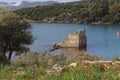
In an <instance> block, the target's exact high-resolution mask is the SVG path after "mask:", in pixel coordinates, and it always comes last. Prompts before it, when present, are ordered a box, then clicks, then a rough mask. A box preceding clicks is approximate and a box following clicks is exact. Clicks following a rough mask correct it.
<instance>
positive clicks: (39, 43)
mask: <svg viewBox="0 0 120 80" xmlns="http://www.w3.org/2000/svg"><path fill="white" fill-rule="evenodd" d="M31 25H32V29H31V31H32V34H33V35H34V37H35V38H36V39H35V41H34V43H33V44H32V45H30V50H31V51H37V52H41V53H44V52H46V51H48V50H50V49H52V46H53V43H54V42H57V43H58V42H61V41H63V40H65V38H66V37H67V36H68V35H69V34H70V33H71V32H75V31H77V30H79V29H85V30H86V36H87V52H88V53H89V54H92V55H98V56H100V57H102V58H105V59H110V58H113V57H115V56H120V36H119V35H116V32H120V25H101V24H97V25H95V24H86V25H85V24H57V23H31ZM61 51H63V52H64V50H63V49H60V50H57V51H56V53H59V52H61ZM72 51H73V52H74V53H75V51H77V50H76V49H75V50H72ZM74 53H73V54H72V55H74Z"/></svg>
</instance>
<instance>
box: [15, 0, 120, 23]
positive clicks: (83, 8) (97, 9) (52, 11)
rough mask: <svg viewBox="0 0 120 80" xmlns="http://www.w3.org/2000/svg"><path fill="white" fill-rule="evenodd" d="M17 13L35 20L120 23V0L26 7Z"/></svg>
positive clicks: (98, 0) (92, 0) (27, 18)
mask: <svg viewBox="0 0 120 80" xmlns="http://www.w3.org/2000/svg"><path fill="white" fill-rule="evenodd" d="M15 13H16V14H18V15H20V16H21V17H23V18H24V19H26V20H29V21H35V22H53V23H82V24H83V23H84V24H86V23H92V24H120V0H81V1H77V2H70V3H62V4H54V5H47V6H37V7H32V8H25V9H20V10H16V11H15Z"/></svg>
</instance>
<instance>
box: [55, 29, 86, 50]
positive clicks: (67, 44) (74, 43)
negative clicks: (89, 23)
mask: <svg viewBox="0 0 120 80" xmlns="http://www.w3.org/2000/svg"><path fill="white" fill-rule="evenodd" d="M86 46H87V41H86V34H85V30H78V31H76V32H73V33H71V34H69V35H68V37H67V38H66V39H65V40H64V41H62V42H61V43H56V44H55V45H54V48H86Z"/></svg>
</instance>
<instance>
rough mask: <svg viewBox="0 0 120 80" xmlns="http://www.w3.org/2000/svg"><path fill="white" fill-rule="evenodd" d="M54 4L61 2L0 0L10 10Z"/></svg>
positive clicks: (1, 4)
mask: <svg viewBox="0 0 120 80" xmlns="http://www.w3.org/2000/svg"><path fill="white" fill-rule="evenodd" d="M52 4H59V2H56V1H45V2H39V1H36V2H29V1H20V2H13V3H7V2H0V7H4V8H7V9H9V10H17V9H22V8H28V7H36V6H43V5H52Z"/></svg>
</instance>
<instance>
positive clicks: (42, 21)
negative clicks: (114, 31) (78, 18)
mask: <svg viewBox="0 0 120 80" xmlns="http://www.w3.org/2000/svg"><path fill="white" fill-rule="evenodd" d="M26 21H27V22H29V23H58V24H115V23H112V22H102V21H97V22H91V23H86V22H69V21H66V22H64V21H56V22H54V21H44V20H40V21H34V20H26ZM118 24H120V23H118Z"/></svg>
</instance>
